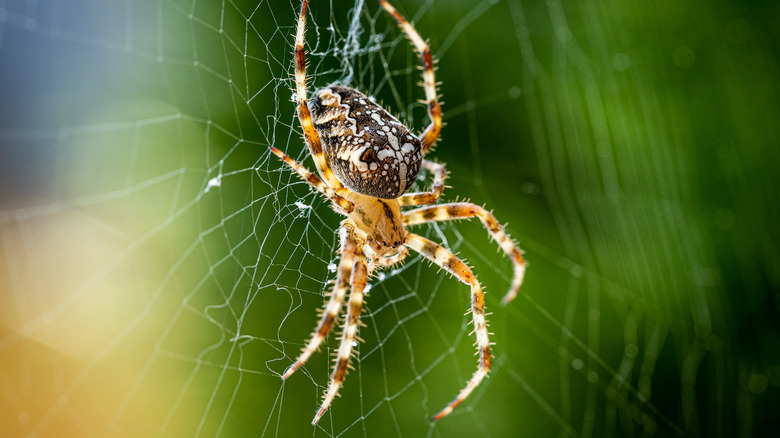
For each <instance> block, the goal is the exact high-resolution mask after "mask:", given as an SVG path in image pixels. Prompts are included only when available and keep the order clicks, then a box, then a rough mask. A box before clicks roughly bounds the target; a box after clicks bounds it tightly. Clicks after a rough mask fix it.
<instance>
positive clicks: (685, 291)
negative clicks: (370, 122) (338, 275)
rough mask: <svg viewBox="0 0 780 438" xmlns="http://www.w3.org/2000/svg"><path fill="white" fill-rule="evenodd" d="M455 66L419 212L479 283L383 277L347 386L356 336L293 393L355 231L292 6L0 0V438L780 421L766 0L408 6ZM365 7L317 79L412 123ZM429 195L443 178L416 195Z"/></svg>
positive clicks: (425, 274)
mask: <svg viewBox="0 0 780 438" xmlns="http://www.w3.org/2000/svg"><path fill="white" fill-rule="evenodd" d="M394 3H395V4H396V5H397V6H398V8H399V10H400V11H402V12H403V13H404V14H405V15H406V16H407V17H408V18H409V19H410V20H411V21H413V22H414V23H416V25H417V29H418V30H419V31H420V33H421V34H422V35H423V37H428V38H429V39H430V42H431V47H432V49H433V52H434V54H435V56H436V57H437V58H438V60H439V64H438V67H439V70H438V72H437V79H438V80H440V81H442V85H441V86H440V92H441V93H442V94H443V96H444V102H445V104H444V106H443V110H444V115H445V122H446V123H447V126H445V128H444V131H443V138H442V140H441V141H440V142H439V145H438V148H437V150H436V151H435V152H434V153H433V156H434V157H436V159H438V160H440V161H443V162H446V163H447V165H448V170H449V171H450V172H451V175H450V179H449V181H448V183H449V186H451V187H450V188H448V189H447V190H446V191H445V200H450V201H451V200H454V199H456V198H458V199H465V198H468V199H471V200H473V201H475V202H477V203H485V205H486V206H487V207H488V208H490V209H493V210H494V212H495V214H496V216H497V217H498V218H499V220H500V221H501V222H502V223H508V224H509V225H508V231H509V232H510V233H511V234H512V235H513V236H514V237H515V238H517V239H518V240H519V241H520V243H521V246H522V247H523V248H524V249H525V250H526V256H527V258H528V260H529V261H530V266H529V270H528V275H527V278H526V283H525V284H524V286H523V288H522V289H521V293H520V295H519V296H518V298H517V299H516V300H515V302H513V303H512V304H511V305H509V306H507V307H504V308H502V307H501V306H500V305H499V299H500V297H501V296H502V294H503V292H504V291H505V289H506V288H507V287H508V285H509V282H510V273H511V265H510V263H509V261H507V260H505V259H504V258H503V257H502V255H501V254H499V253H497V252H496V251H495V245H494V244H493V243H492V242H490V241H489V239H488V237H487V235H486V233H485V232H484V230H483V229H482V228H481V226H480V225H479V224H478V223H457V224H444V225H436V226H430V227H420V228H418V229H416V232H419V233H421V234H423V235H425V236H427V237H429V238H431V239H433V240H436V241H439V242H443V243H444V244H445V245H446V246H447V247H448V248H450V249H452V250H453V251H456V252H458V253H459V254H460V255H461V256H462V257H463V258H465V259H467V260H468V261H469V262H470V265H471V266H473V267H474V271H475V273H476V274H477V275H478V277H479V278H480V280H481V282H482V283H483V285H484V286H485V287H486V290H487V291H488V292H490V293H489V294H488V296H487V306H488V310H489V311H491V312H493V314H492V315H491V316H490V317H489V321H490V323H491V331H492V332H493V333H494V335H493V336H492V338H491V340H492V341H493V342H495V343H496V346H495V348H494V354H495V358H494V366H493V368H492V371H491V376H490V378H489V379H487V380H486V381H485V382H483V384H482V385H481V386H480V387H479V388H478V390H477V391H475V393H474V394H472V396H471V397H470V398H469V399H467V400H466V401H465V402H464V403H463V405H461V406H459V407H458V408H457V409H456V410H455V412H454V413H453V414H451V415H450V416H449V417H447V418H445V419H443V420H442V421H440V422H438V423H435V424H432V423H429V421H428V419H429V418H430V416H431V415H432V414H434V413H435V412H436V411H438V410H439V409H440V408H441V407H443V406H444V405H445V404H446V403H447V402H449V401H450V400H451V399H452V398H453V397H454V396H455V394H456V393H457V391H458V390H460V388H461V387H462V386H463V384H464V382H465V381H466V380H467V378H468V377H469V376H470V375H471V373H472V372H473V369H474V367H475V365H476V360H475V358H474V357H473V352H474V347H473V346H472V342H473V338H472V335H471V334H470V330H471V328H470V327H469V326H468V324H467V323H468V317H467V316H462V315H463V312H464V311H465V310H466V309H467V307H468V293H467V292H468V291H467V288H466V287H465V286H463V285H462V284H460V283H458V282H457V281H456V280H454V279H452V278H449V277H446V276H445V275H443V272H437V269H435V268H434V267H431V266H429V264H428V263H425V262H422V261H421V260H420V258H419V257H416V258H415V257H410V259H409V260H408V261H407V262H406V263H405V264H404V265H403V267H400V268H397V269H395V270H391V271H385V272H382V273H379V274H378V275H377V276H376V277H375V278H373V279H372V280H371V281H370V286H369V287H370V289H369V290H368V295H367V299H366V303H365V307H366V311H365V313H364V314H363V317H362V320H363V322H364V323H365V324H366V325H365V327H363V328H362V329H361V331H360V336H361V338H362V339H363V342H361V343H359V344H358V345H357V347H356V348H357V350H358V355H357V356H356V359H355V360H353V365H354V370H352V371H350V373H349V374H348V376H347V379H346V381H345V386H344V388H343V389H342V391H341V395H342V397H340V398H337V399H336V400H335V402H334V404H333V406H332V407H331V408H330V410H329V411H328V413H327V414H326V416H325V417H324V418H323V419H322V421H321V422H320V424H319V425H318V426H317V427H312V426H311V425H310V421H311V419H312V417H313V415H314V413H315V410H316V408H317V407H318V406H319V402H320V399H321V395H322V391H323V388H324V387H325V385H326V384H327V381H328V377H329V373H330V367H331V366H332V362H331V360H330V358H331V354H330V353H331V352H332V351H333V350H334V348H335V347H336V343H337V339H336V338H335V337H334V336H331V337H330V339H329V341H328V345H326V346H325V347H323V349H322V351H321V352H320V353H318V354H316V355H315V356H314V357H312V359H311V360H309V362H307V364H306V366H305V367H303V368H301V369H300V370H299V371H298V372H297V373H296V374H295V375H293V377H291V378H290V379H289V380H288V381H286V382H282V380H281V379H280V375H281V373H282V372H283V371H284V370H285V369H286V367H287V366H289V365H290V364H291V362H292V361H293V360H294V359H295V357H296V355H297V354H298V352H299V350H300V348H301V347H302V345H303V343H304V342H305V341H306V339H307V338H308V336H309V334H310V332H311V330H312V329H313V328H314V325H315V323H316V318H315V309H317V308H319V307H320V306H321V304H322V301H323V294H324V293H326V292H327V291H328V290H329V288H330V287H331V283H330V282H331V281H332V280H333V278H334V275H335V274H334V271H335V266H336V263H337V261H338V260H337V257H336V244H337V239H336V236H335V228H336V226H337V225H338V222H339V221H340V218H339V217H338V215H336V214H335V213H333V212H332V211H331V210H330V208H329V206H328V203H327V202H326V201H324V200H323V199H321V198H320V197H319V196H317V195H315V194H313V193H312V192H311V190H310V189H309V187H308V186H307V185H306V184H305V183H303V182H301V181H300V180H299V179H298V178H296V177H295V176H293V175H292V174H291V172H290V171H289V170H288V169H287V168H285V167H284V166H283V165H282V164H281V163H280V162H279V161H278V160H277V159H275V157H272V156H270V154H269V152H268V146H269V145H274V146H276V147H278V148H280V149H282V150H284V151H286V152H287V153H288V154H290V155H291V156H293V157H294V158H296V159H297V160H299V161H300V162H303V163H304V164H306V165H307V166H309V167H310V168H313V165H312V163H311V160H310V159H309V158H308V157H307V152H306V148H305V146H304V144H303V141H302V139H301V134H300V128H299V127H298V125H297V121H296V118H295V106H294V103H293V96H292V91H291V90H292V89H293V88H294V84H293V81H292V77H291V73H292V69H291V64H292V59H291V58H292V53H291V43H292V40H293V34H294V29H295V24H296V23H295V20H296V18H295V17H296V13H297V11H298V9H299V7H300V5H299V4H298V2H297V1H273V2H269V1H260V2H257V1H256V0H255V1H253V2H241V1H221V2H204V1H200V2H198V1H194V0H190V1H176V0H157V1H139V0H125V1H124V2H103V1H97V0H93V1H89V0H70V1H67V2H66V1H64V0H49V1H46V0H27V1H14V0H11V1H9V0H0V102H2V103H1V104H0V227H1V228H0V290H2V294H1V295H0V300H2V301H1V302H0V400H2V405H0V432H2V435H3V436H33V437H37V436H138V435H143V436H256V435H261V436H299V435H314V436H395V435H398V436H421V435H427V436H513V435H525V436H578V437H579V436H583V437H587V436H729V437H730V436H766V435H768V434H770V433H771V431H776V430H778V428H779V426H778V424H777V420H776V417H775V415H774V414H775V413H774V407H775V406H777V402H778V400H779V399H780V390H778V388H779V387H780V360H779V358H778V356H779V354H778V352H780V345H778V333H779V332H778V326H777V322H778V305H777V302H778V299H780V295H778V292H780V254H779V253H778V247H780V245H779V244H780V239H778V229H777V227H776V223H777V221H778V219H779V218H780V211H778V210H780V202H778V199H780V193H778V191H779V188H780V181H778V180H780V177H778V173H777V169H778V168H780V157H779V156H778V147H777V145H778V144H780V128H779V127H778V124H777V120H779V119H780V106H779V105H778V103H779V102H778V80H777V78H778V77H780V76H779V75H778V73H779V72H778V62H777V61H778V56H777V47H778V42H780V39H779V38H778V34H777V29H776V26H774V24H773V23H777V22H778V19H780V17H778V10H777V7H776V6H773V5H771V4H769V3H767V4H764V3H760V2H754V3H753V4H750V5H743V4H742V3H737V2H716V3H715V4H712V3H711V2H696V1H688V2H666V3H662V4H641V3H625V2H617V1H607V2H598V3H594V2H582V1H564V2H560V1H555V0H550V1H547V2H529V1H520V0H485V1H474V2H467V1H447V2H442V1H433V0H431V1H426V2H423V3H421V4H416V3H414V2H410V1H403V2H394ZM380 9H381V8H379V7H378V5H376V4H375V3H374V2H367V4H366V2H363V1H360V0H358V1H356V2H355V3H349V4H346V5H342V4H341V2H319V1H314V2H312V4H311V5H310V14H309V24H308V32H307V49H308V51H309V55H308V60H309V76H310V84H312V87H316V86H322V85H325V84H328V83H331V82H340V83H342V84H346V85H351V86H354V87H356V88H359V89H361V90H363V91H365V92H367V93H368V94H369V95H370V96H372V97H375V98H376V99H377V100H379V101H382V102H383V103H384V104H385V106H386V107H388V108H389V109H390V110H391V111H393V112H394V113H396V114H397V115H399V116H400V118H401V119H402V120H405V121H407V122H408V123H409V124H410V126H413V127H414V128H415V129H416V130H417V131H419V130H420V129H422V128H423V127H424V126H425V123H427V119H426V116H425V106H424V105H423V104H421V103H419V102H418V99H420V98H421V97H422V96H423V93H422V90H421V89H420V88H419V87H418V86H417V82H418V81H419V72H418V70H417V58H416V56H415V55H414V54H413V52H412V49H411V47H410V46H409V45H408V44H407V42H406V41H405V40H404V38H403V36H402V35H401V33H400V32H399V31H398V29H396V27H395V24H394V23H393V22H392V20H388V17H387V16H386V15H385V14H383V13H382V12H381V11H380ZM419 184H420V185H421V186H422V185H423V183H422V182H419Z"/></svg>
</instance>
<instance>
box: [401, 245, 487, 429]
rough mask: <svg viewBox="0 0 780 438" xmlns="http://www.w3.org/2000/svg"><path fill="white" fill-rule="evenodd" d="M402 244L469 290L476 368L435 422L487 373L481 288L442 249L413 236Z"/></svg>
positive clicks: (468, 271)
mask: <svg viewBox="0 0 780 438" xmlns="http://www.w3.org/2000/svg"><path fill="white" fill-rule="evenodd" d="M405 244H406V246H408V247H409V248H411V249H413V250H415V251H417V252H419V253H420V254H422V255H423V256H425V257H426V258H427V259H429V260H430V261H432V262H433V263H436V264H437V265H439V266H440V267H442V268H444V269H445V270H446V271H447V272H449V273H450V274H452V275H454V276H455V278H457V279H458V280H460V281H462V282H463V283H466V284H467V285H469V287H471V315H472V321H473V323H474V333H475V335H476V337H477V351H478V352H479V365H478V366H477V371H476V372H474V375H473V376H472V377H471V380H469V381H468V383H467V384H466V387H465V388H463V389H462V390H461V391H460V393H459V394H458V396H457V397H456V398H455V400H453V401H452V402H451V403H450V404H449V405H447V407H445V408H444V409H442V410H441V411H439V413H437V414H436V415H434V416H433V418H432V419H431V420H432V421H436V420H440V419H441V418H442V417H444V416H446V415H447V414H449V413H450V412H452V410H453V409H455V407H456V406H458V405H459V404H460V403H461V402H462V401H463V400H465V399H466V397H468V396H469V394H471V392H472V391H473V390H474V388H476V387H477V386H478V385H479V383H480V382H481V381H482V379H484V378H485V376H486V375H487V373H488V371H489V370H490V361H491V358H490V341H489V340H488V328H487V320H486V319H485V295H484V294H483V293H482V286H481V285H480V284H479V281H477V277H475V276H474V274H473V273H472V272H471V269H469V267H468V266H466V264H465V263H463V262H462V261H461V260H460V259H459V258H458V257H456V256H455V254H453V253H452V252H450V251H449V250H447V249H446V248H444V247H443V246H441V245H439V244H438V243H435V242H433V241H431V240H428V239H426V238H424V237H422V236H418V235H417V234H414V233H407V234H406V243H405Z"/></svg>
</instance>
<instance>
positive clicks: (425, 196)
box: [398, 159, 447, 205]
mask: <svg viewBox="0 0 780 438" xmlns="http://www.w3.org/2000/svg"><path fill="white" fill-rule="evenodd" d="M422 167H424V168H426V169H428V171H429V172H432V173H433V186H432V187H431V191H430V192H417V193H407V194H405V195H403V196H401V198H400V199H398V201H399V202H400V203H401V205H426V204H433V203H434V202H436V200H437V199H439V197H440V196H441V194H442V192H444V180H445V179H446V178H447V170H446V169H445V168H444V163H436V162H433V161H430V160H425V159H423V161H422Z"/></svg>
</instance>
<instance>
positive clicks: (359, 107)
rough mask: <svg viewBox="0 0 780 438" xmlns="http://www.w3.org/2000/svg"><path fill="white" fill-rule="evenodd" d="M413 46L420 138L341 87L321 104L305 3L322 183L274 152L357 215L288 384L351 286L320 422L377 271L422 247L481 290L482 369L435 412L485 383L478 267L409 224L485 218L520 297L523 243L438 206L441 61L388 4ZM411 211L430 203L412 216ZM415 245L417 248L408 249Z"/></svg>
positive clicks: (482, 214) (469, 208) (309, 139)
mask: <svg viewBox="0 0 780 438" xmlns="http://www.w3.org/2000/svg"><path fill="white" fill-rule="evenodd" d="M379 3H380V4H381V5H382V7H383V8H384V9H385V10H386V11H387V12H389V13H390V14H391V15H392V16H393V17H394V18H395V20H396V21H397V22H398V25H399V26H400V27H401V29H402V30H403V32H404V33H405V34H406V36H407V37H408V38H409V39H410V40H411V42H412V44H413V45H414V47H415V49H416V50H417V52H418V53H419V54H420V60H421V61H422V67H423V88H424V89H425V97H426V102H427V105H428V116H429V117H430V119H431V123H430V124H429V125H428V127H427V128H426V129H425V131H423V132H422V133H421V134H419V135H417V136H415V135H414V134H412V133H411V132H410V131H409V129H408V128H406V127H405V126H404V125H403V124H402V123H401V122H399V121H398V119H396V118H395V117H393V116H392V115H390V113H388V112H387V111H385V110H384V109H383V108H382V107H380V106H379V105H377V104H376V103H374V102H373V101H372V100H371V99H369V98H368V97H367V96H366V95H365V94H363V93H361V92H359V91H357V90H355V89H352V88H348V87H341V86H336V85H331V86H328V87H325V88H322V89H320V90H318V91H317V92H316V93H315V96H314V97H313V98H312V100H311V101H309V100H308V91H307V88H306V52H305V50H304V35H305V30H306V7H307V4H308V1H307V0H303V2H302V6H301V14H300V16H299V18H298V27H297V33H296V37H295V60H294V66H295V84H296V95H297V100H298V120H299V121H300V123H301V127H302V128H303V134H304V139H305V141H306V145H307V146H308V148H309V152H310V153H311V156H312V158H313V159H314V164H315V166H316V167H317V172H318V173H319V176H317V175H315V174H314V173H312V172H310V171H309V170H307V169H306V168H305V167H303V166H301V165H300V164H298V163H296V162H295V161H294V160H293V159H292V158H290V157H288V156H287V155H285V154H284V153H283V152H282V151H280V150H279V149H276V148H275V147H271V151H272V152H273V153H274V154H275V155H277V156H278V157H280V158H282V159H283V160H284V162H285V163H286V164H287V165H288V166H290V167H291V168H292V169H293V170H295V172H296V173H298V175H299V176H300V177H301V178H303V179H304V181H306V182H308V183H309V184H310V185H311V186H312V187H313V188H314V189H316V190H317V191H319V192H320V193H322V194H323V195H325V196H327V197H328V198H329V199H330V200H331V201H332V202H333V207H334V209H335V210H336V211H337V212H339V213H341V214H343V215H345V216H347V218H346V219H344V220H343V221H341V225H340V227H339V237H340V243H339V253H340V261H339V266H338V269H337V274H336V286H335V288H334V290H333V293H332V294H331V296H330V299H329V300H328V303H327V304H326V305H325V310H324V312H323V314H322V318H321V320H320V323H319V325H318V326H317V328H316V329H315V331H314V334H313V335H312V337H311V339H310V340H309V342H308V343H307V344H306V346H305V347H304V349H303V351H302V352H301V354H300V355H299V356H298V359H297V360H296V361H295V363H293V364H292V365H290V367H289V368H288V369H287V371H285V373H284V375H283V376H282V378H284V379H287V378H288V377H290V376H291V375H292V374H293V373H294V372H295V370H297V369H298V368H299V367H300V366H301V365H303V364H304V363H305V362H306V360H307V359H308V358H309V357H310V356H311V355H312V354H313V353H314V352H315V351H316V350H317V349H318V348H319V346H320V344H321V343H322V341H323V340H324V339H325V337H326V336H327V335H328V333H329V332H330V329H331V327H332V326H333V323H334V322H335V321H336V318H337V316H338V315H339V313H340V312H341V307H342V305H343V302H344V299H345V296H346V293H347V290H348V289H350V290H351V291H350V294H349V299H348V309H347V316H346V319H345V322H344V324H345V326H344V331H343V333H342V335H341V342H340V344H339V349H338V351H337V353H336V355H337V356H336V366H335V367H334V369H333V374H332V375H331V378H330V384H329V385H328V389H327V390H326V391H325V399H324V400H323V402H322V406H320V409H319V410H318V411H317V414H316V415H315V417H314V421H313V422H312V423H313V424H316V423H317V422H318V421H319V419H320V418H321V417H322V415H323V414H324V413H325V411H326V410H327V409H328V407H329V406H330V404H331V402H332V401H333V398H334V397H335V396H336V394H337V393H338V390H339V388H340V387H341V384H342V383H343V381H344V376H345V375H346V372H347V366H348V365H349V360H350V357H351V355H352V344H353V342H354V341H355V339H356V338H357V330H358V320H359V317H360V311H361V309H362V306H363V289H364V288H365V286H366V279H367V277H368V274H369V273H370V272H371V270H374V269H381V268H384V267H387V266H391V265H393V264H396V263H398V262H401V261H402V260H403V259H404V258H405V257H406V255H407V254H408V249H412V250H414V251H417V252H418V253H420V254H422V255H423V256H424V257H426V258H427V259H429V260H430V261H431V262H433V263H435V264H437V265H439V266H440V267H441V268H443V269H444V270H446V271H447V272H449V273H450V274H452V275H454V276H455V277H456V278H457V279H458V280H460V281H461V282H463V283H465V284H467V285H468V286H469V288H470V290H471V299H470V303H471V315H472V322H473V324H474V333H475V335H476V338H477V351H478V353H479V366H478V367H477V371H476V372H475V373H474V375H473V376H472V377H471V380H469V382H468V383H467V384H466V387H465V388H463V389H462V390H461V391H460V393H459V394H458V396H457V397H456V398H455V400H453V401H452V402H451V403H450V404H449V405H447V406H446V407H445V408H444V409H442V410H441V411H439V413H437V414H436V415H434V417H433V419H434V420H438V419H440V418H442V417H444V416H445V415H447V414H449V413H450V412H452V410H453V409H454V408H455V407H456V406H457V405H458V404H460V402H462V401H463V400H465V399H466V397H468V395H469V394H470V393H471V392H472V391H473V390H474V388H476V387H477V385H479V383H480V382H481V381H482V379H483V378H484V377H485V376H486V375H487V373H488V371H489V369H490V363H491V356H490V341H489V340H488V329H487V321H486V319H485V299H484V294H483V292H482V286H481V285H480V284H479V281H477V278H476V277H475V276H474V274H473V273H472V272H471V269H470V268H469V267H468V266H467V265H466V264H465V263H463V262H462V261H461V260H460V259H459V258H458V257H457V256H455V255H454V254H453V253H452V252H451V251H449V250H448V249H447V248H445V247H443V246H442V245H439V244H438V243H435V242H433V241H431V240H428V239H426V238H425V237H422V236H419V235H417V234H414V233H412V232H410V231H408V230H407V229H406V227H409V226H413V225H418V224H423V223H428V222H437V221H446V220H453V219H468V218H473V217H478V218H479V219H480V221H481V222H482V223H483V225H484V226H485V228H486V229H487V231H488V233H489V234H490V236H491V237H492V238H493V240H495V241H496V242H497V243H498V244H499V246H500V247H501V249H502V250H503V251H504V253H506V254H507V255H508V256H509V257H510V259H511V260H512V263H513V265H514V277H513V278H512V285H511V286H510V288H509V292H507V294H506V295H505V296H504V299H503V302H504V303H505V304H506V303H508V302H509V301H511V300H512V299H513V298H514V297H515V295H516V294H517V291H518V289H519V288H520V284H521V283H522V282H523V276H524V274H525V260H524V259H523V255H522V253H521V252H520V250H519V249H518V248H517V245H515V243H514V242H513V241H512V239H511V238H510V237H509V236H508V235H507V234H506V233H505V232H504V230H503V227H501V226H500V225H499V223H498V221H497V220H496V218H495V217H494V216H493V215H492V214H491V213H490V212H488V211H487V210H485V209H484V208H482V207H480V206H478V205H475V204H472V203H469V202H455V203H448V204H436V205H431V204H435V203H436V201H437V200H438V199H439V197H440V196H441V194H442V192H443V191H444V179H445V177H446V175H447V172H446V170H445V169H444V164H441V163H436V162H433V161H429V160H426V159H424V158H423V157H424V155H425V154H426V153H427V152H428V151H429V150H430V148H431V146H433V144H434V143H435V142H436V140H437V139H438V137H439V132H440V130H441V109H440V107H439V101H438V97H437V95H436V82H435V80H434V73H433V57H432V56H431V51H430V49H429V48H428V45H427V44H426V43H425V41H423V39H422V38H421V37H420V35H419V34H418V33H417V31H416V30H414V28H413V27H412V25H411V24H409V23H408V22H407V21H406V20H405V19H404V18H403V17H402V16H401V14H399V13H398V12H397V11H396V10H395V9H394V8H393V7H392V6H390V4H388V3H387V2H386V1H385V0H379ZM421 168H425V169H426V170H427V171H428V172H430V173H432V174H433V186H432V188H431V190H430V191H429V192H417V193H406V191H407V190H408V189H409V187H410V186H411V184H412V182H413V181H414V180H415V178H416V177H417V174H418V173H419V172H420V169H421ZM404 206H423V207H418V208H416V209H413V210H402V207H404ZM407 248H408V249H407Z"/></svg>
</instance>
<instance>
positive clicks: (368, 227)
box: [347, 193, 406, 257]
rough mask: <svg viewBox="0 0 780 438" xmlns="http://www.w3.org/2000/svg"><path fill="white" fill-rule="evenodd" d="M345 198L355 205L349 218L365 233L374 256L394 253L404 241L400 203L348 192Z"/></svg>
mask: <svg viewBox="0 0 780 438" xmlns="http://www.w3.org/2000/svg"><path fill="white" fill-rule="evenodd" d="M347 200H349V201H350V202H352V203H353V204H354V205H355V208H354V209H353V210H352V211H351V212H350V213H349V218H350V219H352V221H353V222H354V223H355V225H356V226H357V228H358V229H359V230H360V231H362V232H363V233H365V235H366V237H365V239H366V243H368V244H369V245H370V247H371V250H372V251H373V252H374V256H377V257H379V256H384V255H387V254H391V253H394V252H395V251H396V250H397V249H398V247H399V246H401V244H402V243H404V242H405V241H406V232H405V230H404V226H403V223H404V221H403V215H402V214H401V205H400V204H399V203H398V201H397V200H396V199H380V198H374V197H371V196H366V195H362V194H360V193H350V194H349V195H347Z"/></svg>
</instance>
